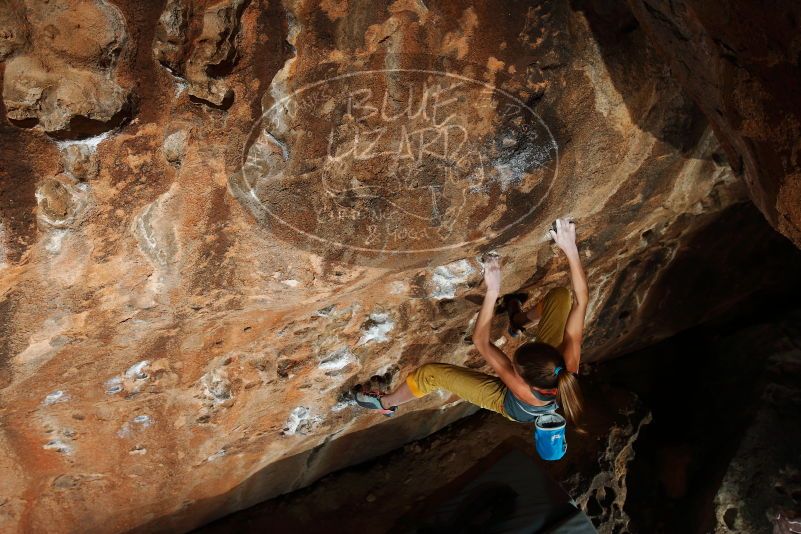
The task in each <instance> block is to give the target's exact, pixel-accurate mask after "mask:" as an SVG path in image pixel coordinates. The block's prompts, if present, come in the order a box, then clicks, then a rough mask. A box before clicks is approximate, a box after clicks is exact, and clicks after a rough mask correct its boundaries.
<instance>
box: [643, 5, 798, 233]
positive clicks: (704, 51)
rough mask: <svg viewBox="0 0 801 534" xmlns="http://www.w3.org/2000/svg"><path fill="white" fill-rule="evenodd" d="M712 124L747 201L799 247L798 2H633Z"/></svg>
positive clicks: (651, 38)
mask: <svg viewBox="0 0 801 534" xmlns="http://www.w3.org/2000/svg"><path fill="white" fill-rule="evenodd" d="M630 4H631V6H632V10H633V12H634V14H635V15H636V17H637V19H638V20H639V21H640V23H641V24H642V27H643V30H644V31H645V32H646V34H648V36H649V38H650V40H651V41H652V42H653V43H654V44H655V45H656V48H657V49H658V50H659V51H660V52H661V53H663V56H664V57H665V58H666V59H667V60H668V61H669V62H670V67H671V70H672V72H673V73H674V74H675V76H676V77H677V79H678V80H680V82H681V84H682V86H683V87H684V88H685V89H686V90H687V93H688V94H689V95H691V96H692V97H693V98H694V99H695V101H696V102H697V103H698V105H699V106H700V107H701V109H703V111H704V114H705V115H706V116H707V118H708V119H709V121H710V124H711V125H712V126H713V128H714V129H715V132H716V133H717V134H718V137H719V139H720V140H721V142H722V144H723V147H724V148H725V149H726V151H727V154H728V155H729V160H730V161H731V162H733V164H734V165H733V166H734V168H735V170H736V171H737V172H738V173H742V174H744V176H745V178H746V182H747V183H748V188H749V192H750V194H751V198H752V199H753V200H754V202H755V203H756V205H757V206H759V208H760V210H761V211H762V213H763V214H764V215H765V217H766V218H767V219H768V221H770V223H771V224H772V225H773V226H774V227H775V228H777V229H779V231H781V232H782V233H783V234H784V235H786V236H787V237H788V238H790V239H791V240H793V242H794V243H795V244H796V245H797V246H801V160H799V156H798V153H799V148H801V144H799V143H801V141H800V139H801V100H799V98H798V95H797V91H796V88H797V87H798V86H799V84H801V5H800V4H799V3H798V2H794V1H792V0H789V1H786V2H779V3H775V4H772V5H771V7H770V9H763V7H762V6H760V5H758V4H755V3H753V2H748V1H741V0H727V1H724V2H715V3H709V2H703V1H695V0H682V1H679V2H674V1H670V2H668V1H661V0H660V1H656V2H652V1H648V2H645V1H641V0H630Z"/></svg>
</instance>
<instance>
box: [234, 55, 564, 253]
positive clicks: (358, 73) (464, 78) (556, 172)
mask: <svg viewBox="0 0 801 534" xmlns="http://www.w3.org/2000/svg"><path fill="white" fill-rule="evenodd" d="M381 73H415V74H431V75H436V76H446V77H450V78H455V79H457V80H461V81H464V82H470V83H474V84H477V85H481V86H484V87H485V88H487V89H490V90H491V91H494V92H497V93H499V94H502V95H503V96H505V97H506V98H509V99H511V100H513V101H514V102H516V103H517V104H519V105H520V106H522V107H523V108H524V109H525V110H526V111H528V112H529V113H531V115H533V116H534V117H536V119H537V121H539V123H540V124H541V125H542V127H543V128H544V129H545V131H546V132H548V136H549V137H550V139H551V143H552V145H553V150H554V154H555V157H554V163H555V165H554V171H553V177H552V178H551V182H550V184H548V189H547V190H546V191H545V193H544V194H543V195H542V197H541V198H540V199H539V201H538V202H536V203H535V204H534V205H533V206H532V207H531V209H529V210H528V211H527V212H526V213H524V214H523V215H521V216H520V217H518V218H517V219H515V220H514V221H512V222H511V223H509V224H507V225H506V226H504V227H503V228H501V229H500V230H498V231H495V232H492V233H491V234H489V235H487V236H483V237H481V238H477V239H472V240H468V241H462V242H461V243H453V244H450V245H444V246H441V247H436V248H427V249H415V250H393V249H385V248H384V249H378V248H367V247H360V246H356V245H349V244H346V243H340V242H338V241H331V240H328V239H325V238H322V237H320V236H318V235H315V234H312V233H309V232H307V231H305V230H303V229H301V228H298V227H296V226H295V225H293V224H292V223H290V222H287V221H285V220H283V219H282V218H281V217H279V216H278V215H276V214H275V213H273V212H272V211H271V210H270V209H269V208H267V207H266V206H265V205H264V203H263V202H262V201H261V199H260V198H259V197H258V195H256V194H255V192H254V191H253V188H252V187H251V186H250V183H249V182H248V181H247V179H245V180H244V181H245V184H247V188H248V192H249V193H250V194H249V196H250V198H252V199H253V200H255V201H256V202H257V203H258V204H259V206H260V207H261V209H263V210H264V211H265V212H267V213H268V214H269V215H270V216H271V217H273V218H274V219H275V220H277V221H278V222H280V223H281V224H283V225H284V226H286V227H288V228H290V229H291V230H293V231H294V232H296V233H298V234H301V235H303V236H305V237H306V238H309V239H312V240H316V241H320V242H322V243H327V244H329V245H336V246H339V247H344V248H348V249H351V250H356V251H359V252H368V253H373V254H375V253H378V254H422V253H425V252H441V251H444V250H454V249H458V248H462V247H464V246H467V245H471V244H475V243H480V242H482V241H489V240H491V239H494V238H495V237H497V236H499V235H502V234H503V233H505V232H507V231H509V229H511V228H512V227H513V226H515V225H516V224H518V223H520V221H522V220H523V219H525V218H526V217H528V216H530V215H531V214H532V213H534V211H535V210H536V209H537V208H539V207H540V205H541V204H542V202H543V200H544V199H545V198H546V197H547V196H548V194H549V193H550V191H551V188H552V187H553V184H554V182H556V179H557V178H558V176H559V145H558V144H557V142H556V138H555V137H554V136H553V133H552V132H551V129H550V128H548V125H547V124H545V121H543V120H542V117H540V116H539V114H538V113H536V112H535V111H534V110H533V109H532V108H531V107H530V106H528V105H527V104H526V103H524V102H523V101H522V100H520V99H519V98H517V97H516V96H514V95H512V94H511V93H509V92H507V91H504V90H503V89H499V88H497V87H495V86H493V85H490V84H488V83H486V82H482V81H480V80H474V79H473V78H468V77H467V76H462V75H460V74H453V73H450V72H442V71H436V70H427V69H372V70H363V71H354V72H348V73H345V74H340V75H338V76H334V77H333V78H326V79H325V80H320V81H317V82H313V83H310V84H307V85H304V86H303V87H301V88H300V89H297V90H295V91H293V92H292V93H291V94H289V95H286V96H285V97H283V98H281V99H280V100H278V101H277V102H274V103H273V105H272V106H270V107H269V108H268V109H267V111H265V112H263V113H262V114H261V116H260V117H259V119H258V120H257V121H256V123H255V124H254V126H253V127H252V128H251V129H250V131H249V132H248V136H247V139H251V138H252V136H253V133H254V129H256V128H260V127H261V124H262V121H263V120H264V119H265V118H266V117H267V116H268V115H269V114H270V113H271V112H272V111H273V110H275V109H277V106H280V105H281V104H282V103H284V102H287V101H289V100H290V99H292V98H294V97H295V96H297V95H299V94H301V93H304V92H306V91H308V90H309V89H313V88H315V87H318V86H320V85H323V84H327V83H330V82H333V81H336V80H341V79H344V78H351V77H355V76H364V75H373V74H381ZM268 134H269V132H268ZM270 135H272V134H270ZM248 148H250V147H248ZM246 161H247V155H246V153H243V154H242V166H241V170H242V173H243V178H244V177H245V173H246V170H245V169H246V168H247V165H246Z"/></svg>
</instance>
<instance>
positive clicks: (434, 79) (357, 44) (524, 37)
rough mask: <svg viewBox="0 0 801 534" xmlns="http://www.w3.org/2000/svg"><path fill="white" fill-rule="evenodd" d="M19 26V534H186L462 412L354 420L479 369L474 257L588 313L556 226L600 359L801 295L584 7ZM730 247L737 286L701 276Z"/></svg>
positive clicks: (622, 35)
mask: <svg viewBox="0 0 801 534" xmlns="http://www.w3.org/2000/svg"><path fill="white" fill-rule="evenodd" d="M6 5H7V4H6ZM617 7H618V8H621V9H623V7H625V6H622V7H621V6H617ZM3 9H4V10H7V9H12V10H16V11H15V12H19V13H22V14H24V17H18V16H16V15H14V14H13V13H12V14H11V15H9V14H8V13H7V12H4V13H3V15H2V16H0V22H2V23H3V24H4V25H6V27H8V28H11V29H9V30H6V29H4V30H3V32H2V36H3V41H2V46H3V48H2V49H0V51H1V53H2V54H3V57H4V58H5V64H4V68H3V80H2V82H3V88H4V89H3V103H4V105H3V106H2V107H0V110H1V111H0V112H1V113H2V116H0V130H2V131H1V132H0V148H2V152H1V153H2V158H3V161H2V165H0V188H1V189H0V198H1V199H2V202H3V211H2V219H1V220H0V243H2V248H0V288H2V293H1V294H2V300H1V301H0V309H2V322H1V323H0V328H2V339H3V343H2V344H0V370H1V371H2V372H1V373H0V388H2V389H0V395H2V403H1V406H2V407H1V408H0V410H1V411H0V419H2V425H0V450H2V454H0V471H1V472H2V480H3V486H2V490H1V491H2V494H0V503H3V504H2V506H0V529H2V530H4V531H30V530H48V529H56V530H63V531H70V530H76V529H85V530H96V531H97V530H103V531H123V530H128V529H135V528H143V529H145V526H148V528H156V527H161V528H164V529H167V530H175V529H177V530H186V529H189V528H192V527H194V526H196V525H198V524H200V523H202V522H204V521H207V520H210V519H213V518H214V517H217V516H219V515H221V514H224V513H227V512H229V511H232V510H235V509H239V508H241V507H244V506H247V505H248V504H252V503H254V502H257V501H259V500H261V499H264V498H267V497H270V496H274V495H277V494H279V493H282V492H285V491H288V490H291V489H294V488H297V487H300V486H302V485H304V484H308V483H309V482H311V481H312V480H314V479H315V478H317V477H319V476H322V475H324V474H325V473H327V472H330V471H331V470H333V469H336V468H338V467H342V466H344V465H348V464H351V463H354V462H357V461H360V460H364V459H366V458H369V457H371V456H374V455H376V454H380V453H381V452H384V451H386V450H389V449H391V448H392V447H395V446H398V445H400V444H402V443H404V442H406V441H408V440H409V439H412V438H416V437H420V436H421V435H424V434H426V433H429V432H431V431H434V430H436V429H437V428H439V427H440V426H442V425H444V424H447V423H448V422H450V421H452V420H454V419H455V418H457V417H460V416H462V415H464V414H465V413H468V412H469V407H465V406H464V405H460V404H458V403H455V404H454V403H452V402H451V401H450V400H449V399H444V398H443V397H442V396H438V395H431V396H430V397H428V398H426V399H424V400H420V401H418V402H415V403H412V404H410V405H408V406H407V407H404V408H403V409H402V410H401V411H400V413H399V414H398V416H397V417H396V419H395V420H393V421H392V422H388V421H386V420H385V419H384V418H383V417H381V416H376V415H371V414H366V413H363V412H360V411H359V410H357V409H356V408H355V407H354V406H353V405H352V403H350V402H349V401H348V396H347V392H348V391H350V390H351V388H352V387H354V386H355V385H357V384H362V383H366V382H372V383H375V384H376V385H377V386H378V387H390V386H392V385H395V384H398V383H399V381H400V380H402V379H403V377H404V376H405V374H406V373H407V372H409V371H410V370H411V369H413V368H414V367H415V366H417V365H419V364H420V363H423V362H427V361H446V362H453V363H459V364H466V365H470V366H472V367H480V366H481V365H482V362H481V361H480V359H479V358H478V356H477V354H476V352H475V351H474V350H472V348H471V346H470V345H469V343H466V342H465V339H466V338H467V337H469V334H470V328H471V320H472V319H473V318H474V317H475V315H476V312H477V310H478V308H477V306H476V303H475V302H476V299H478V298H480V296H481V290H480V288H478V285H479V283H480V280H481V264H480V262H479V261H478V258H479V256H480V255H481V254H482V253H483V252H486V251H488V250H490V249H495V250H497V251H498V252H499V253H500V254H501V256H502V257H503V258H504V283H503V289H504V291H513V290H519V289H520V290H526V291H529V292H530V301H531V302H534V301H536V300H537V299H538V298H539V297H541V296H542V295H543V294H544V293H545V292H546V291H547V289H549V288H550V287H554V286H555V285H556V284H565V283H566V282H567V273H566V271H565V264H564V262H563V260H562V259H560V258H559V257H558V256H557V255H556V254H555V251H554V249H553V247H552V246H551V245H550V244H549V243H548V242H546V240H545V237H544V232H545V230H546V229H547V226H548V224H550V222H551V221H552V220H553V219H554V218H555V217H557V216H562V215H571V216H572V217H574V218H575V219H576V220H577V221H578V225H579V234H580V240H581V243H580V247H581V250H582V253H583V255H584V259H585V263H586V266H587V271H588V276H589V281H590V286H591V288H592V302H591V308H590V314H589V318H588V319H589V325H590V327H589V332H588V337H587V342H586V357H587V359H588V360H591V359H598V358H601V357H603V356H604V355H608V354H610V353H611V352H612V351H622V350H631V349H633V348H635V347H638V346H642V345H645V344H648V343H649V342H651V341H653V340H655V339H659V338H661V337H664V336H667V335H670V334H672V333H674V332H675V331H677V330H680V329H682V328H685V327H687V326H689V325H692V324H695V323H697V322H699V321H701V320H703V319H705V318H708V317H710V316H713V315H715V314H716V313H719V312H720V311H722V310H723V309H725V308H726V307H729V306H733V305H736V304H737V302H738V299H740V298H741V297H743V296H745V295H747V294H749V293H750V292H752V291H754V290H756V289H758V288H760V287H763V286H765V285H767V284H769V283H780V282H782V281H783V280H784V279H785V278H783V276H786V274H785V273H788V272H789V273H792V268H791V267H792V265H793V264H792V263H791V262H789V263H788V261H784V259H783V258H782V261H778V260H771V259H770V257H769V258H768V259H767V260H764V259H763V258H759V260H758V259H756V258H757V257H758V256H759V255H760V253H762V252H764V251H765V250H767V251H771V250H772V249H771V248H770V246H771V245H770V244H771V243H773V241H771V239H772V238H771V236H770V235H768V234H766V233H765V231H764V230H763V229H762V228H761V227H760V226H759V224H758V222H759V221H756V222H755V221H753V220H752V219H749V218H748V217H744V216H742V215H741V214H742V207H743V202H746V201H747V194H746V188H745V186H744V184H743V183H742V182H741V180H739V179H738V178H737V176H736V175H735V174H734V173H733V172H732V171H731V169H730V168H729V166H728V164H727V163H726V161H725V157H724V156H723V153H722V152H721V150H720V148H719V144H718V141H717V139H716V137H715V135H714V134H713V132H712V130H711V129H710V128H709V125H708V124H707V122H706V120H705V119H704V118H703V115H702V114H701V113H700V112H699V111H698V110H697V109H696V107H695V106H694V104H693V103H692V102H691V101H690V100H689V99H688V98H686V97H685V96H684V95H683V93H682V92H681V90H680V88H679V87H678V85H677V84H676V83H674V82H673V81H671V80H670V78H669V77H668V73H667V72H666V70H665V69H664V68H663V67H662V66H661V65H660V62H659V60H658V56H657V55H656V53H655V52H654V50H652V49H651V48H650V47H649V46H648V44H647V41H646V40H645V36H644V35H643V33H642V32H640V31H639V30H637V29H636V25H634V26H631V25H625V24H623V25H621V24H620V23H619V21H621V20H633V18H632V17H631V15H630V14H628V15H625V16H618V14H616V13H612V14H611V15H609V20H612V21H618V22H617V23H615V24H612V23H611V22H608V21H607V23H608V27H609V32H610V34H609V35H611V37H613V39H600V38H597V37H596V36H595V34H594V32H593V28H592V27H591V23H592V20H590V18H588V14H587V13H585V12H584V11H581V10H574V9H573V8H571V7H570V6H568V5H566V4H563V3H543V4H541V5H538V6H527V5H524V4H522V3H514V4H510V5H509V6H507V7H506V8H504V9H502V10H498V9H497V8H495V7H493V6H491V5H482V6H473V5H472V3H470V2H458V1H453V2H446V3H442V4H439V5H437V6H427V5H426V3H424V2H417V1H406V0H399V1H396V2H385V3H375V4H373V3H370V4H369V5H366V4H365V5H361V6H360V7H358V9H355V8H354V6H350V5H349V4H348V2H345V1H335V0H332V1H326V2H322V3H318V2H313V1H302V0H297V1H287V2H285V3H284V4H279V3H277V2H269V3H267V2H260V1H252V2H250V3H245V2H239V1H225V2H200V3H198V2H191V3H190V2H185V3H184V2H172V1H169V2H166V3H165V5H156V4H151V3H149V2H134V1H127V0H126V1H122V0H119V1H113V2H112V1H106V0H85V1H78V0H74V1H67V0H61V1H58V2H55V1H51V2H47V3H45V2H35V1H33V0H31V1H29V2H25V4H24V5H23V6H15V7H13V8H7V7H4V8H3ZM623 13H627V12H626V11H625V9H623ZM607 23H605V24H607ZM78 25H80V28H79V27H78ZM69 35H72V36H73V37H70V38H68V36H69ZM76 36H81V37H80V38H79V37H76ZM607 37H608V36H607ZM165 67H167V68H165ZM171 71H172V72H171ZM357 71H358V72H365V71H372V72H371V74H370V77H369V78H365V77H363V76H362V75H360V76H361V77H355V76H350V77H349V73H353V72H357ZM410 72H412V73H413V74H414V75H408V76H407V74H409V73H410ZM357 78H358V79H357ZM332 80H333V81H334V82H335V83H333V84H332V83H330V82H331V81H332ZM318 82H325V83H324V84H323V83H318ZM315 84H316V85H315ZM310 87H311V88H313V89H314V91H313V92H311V93H310V92H309V91H311V88H310ZM127 95H134V96H135V98H133V97H132V100H135V101H136V105H135V106H132V107H131V108H130V111H131V114H132V116H131V117H130V118H131V120H130V121H125V120H118V118H119V117H120V114H121V113H122V115H123V116H124V115H125V110H126V109H127V108H126V105H125V102H126V101H127V100H126V99H127V98H128V96H127ZM232 95H235V98H231V96H232ZM309 95H311V97H309ZM421 96H424V97H425V98H424V100H425V105H421V102H420V99H419V97H421ZM307 97H309V98H307ZM410 102H411V105H410ZM373 108H374V109H373ZM416 110H417V111H416ZM418 111H419V112H418ZM34 119H35V120H34ZM382 128H383V130H382ZM178 132H184V133H185V135H184V134H181V133H178ZM385 132H386V134H387V135H386V136H384V133H385ZM90 134H91V135H92V137H88V138H87V137H86V136H87V135H90ZM379 134H381V135H379ZM390 134H391V135H390ZM176 135H177V137H174V136H176ZM460 136H461V137H460ZM383 143H387V144H383ZM329 150H330V152H329ZM329 157H330V159H329ZM279 210H281V211H279ZM721 220H722V221H724V222H725V221H730V222H731V224H739V226H738V227H737V228H738V231H739V232H740V234H735V233H733V232H731V231H726V230H730V226H728V225H723V226H720V227H715V225H714V223H715V222H716V221H721ZM709 228H715V231H714V232H713V233H711V234H710V233H709V232H707V233H705V229H707V230H708V229H709ZM749 232H751V233H752V234H754V235H757V236H758V238H757V239H755V240H754V242H752V243H748V244H747V246H743V240H742V239H740V238H739V235H741V234H748V233H749ZM699 236H700V237H699ZM699 239H700V241H699ZM710 243H714V247H715V254H714V255H713V256H714V257H715V258H723V260H722V261H726V262H729V263H730V264H731V265H737V266H738V267H739V269H738V270H735V271H732V272H733V273H734V274H731V275H730V276H729V278H721V281H719V282H715V280H712V282H710V276H709V273H710V271H709V270H707V271H704V269H697V268H694V264H688V263H687V258H688V257H689V258H696V257H701V258H708V256H704V254H700V256H699V255H698V254H697V253H698V251H699V250H701V251H702V252H703V251H705V250H707V249H708V248H709V247H710ZM760 247H761V248H760ZM694 253H695V254H696V255H695V256H694V255H693V254H694ZM688 254H689V256H688ZM763 260H764V261H763ZM773 261H776V263H780V264H781V265H780V268H775V264H774V263H773ZM749 266H755V267H754V268H753V269H751V270H749V269H748V267H749ZM706 267H707V269H709V268H710V266H709V265H707V266H706ZM712 272H714V271H712ZM675 273H678V274H679V275H680V278H679V279H678V280H677V279H676V278H671V277H672V276H674V274H675ZM744 280H747V282H748V283H747V285H746V284H744V283H743V282H744ZM678 282H681V284H678ZM724 282H725V283H724ZM677 287H678V288H679V289H676V288H677ZM733 288H734V289H733ZM674 292H675V293H674ZM676 294H678V295H679V298H674V297H675V295H676ZM723 297H725V299H724V298H723ZM712 303H715V304H716V306H713V305H712ZM666 309H669V310H670V314H669V320H665V318H666V313H667V312H666ZM502 330H503V325H501V324H499V325H498V337H499V338H500V337H501V336H502V334H501V332H502ZM504 342H505V347H506V348H510V349H511V348H513V343H512V342H511V341H504ZM518 342H519V341H518ZM376 436H379V438H377V437H376ZM346 438H347V439H346ZM377 440H378V441H377ZM260 474H261V476H260ZM121 503H125V505H121ZM167 518H172V519H171V520H168V519H167ZM53 525H57V526H56V527H53ZM154 525H155V526H156V527H154Z"/></svg>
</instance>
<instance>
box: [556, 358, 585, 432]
mask: <svg viewBox="0 0 801 534" xmlns="http://www.w3.org/2000/svg"><path fill="white" fill-rule="evenodd" d="M557 384H558V385H557V394H556V395H557V400H558V402H559V404H560V405H561V406H562V408H564V410H565V415H566V416H567V419H568V420H569V421H570V422H571V423H573V424H574V425H577V422H578V420H579V418H580V417H581V412H582V411H583V410H584V399H583V397H582V395H581V388H580V387H579V384H578V380H577V379H576V377H575V376H573V373H570V372H568V371H566V370H562V371H561V372H560V373H559V375H558V376H557Z"/></svg>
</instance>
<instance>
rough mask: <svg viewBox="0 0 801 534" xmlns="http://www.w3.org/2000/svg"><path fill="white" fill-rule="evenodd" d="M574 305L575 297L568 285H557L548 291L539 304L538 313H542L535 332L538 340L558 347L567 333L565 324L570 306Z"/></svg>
mask: <svg viewBox="0 0 801 534" xmlns="http://www.w3.org/2000/svg"><path fill="white" fill-rule="evenodd" d="M572 307H573V297H572V295H571V294H570V290H569V289H568V288H566V287H555V288H553V289H551V290H550V291H548V293H547V294H546V295H545V298H543V299H542V301H541V302H540V303H539V304H537V306H536V308H538V309H539V310H538V313H539V314H541V317H540V324H539V325H537V330H536V332H535V333H534V335H535V336H536V340H537V341H539V342H542V343H547V344H549V345H551V346H553V347H558V346H559V345H561V343H562V338H563V337H564V335H565V324H566V323H567V316H568V315H569V314H570V308H572Z"/></svg>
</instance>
